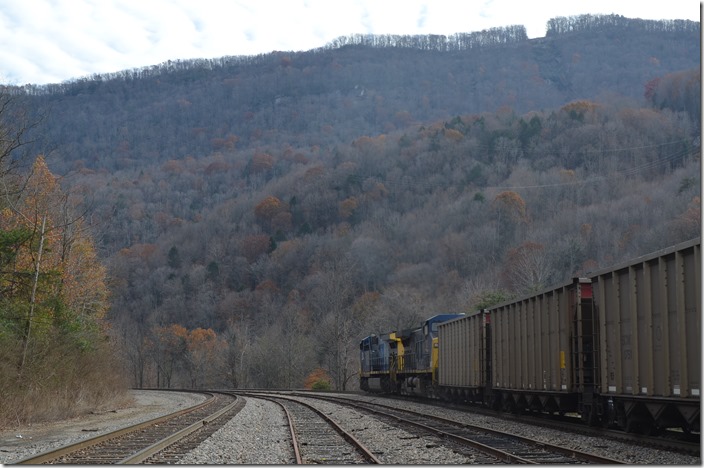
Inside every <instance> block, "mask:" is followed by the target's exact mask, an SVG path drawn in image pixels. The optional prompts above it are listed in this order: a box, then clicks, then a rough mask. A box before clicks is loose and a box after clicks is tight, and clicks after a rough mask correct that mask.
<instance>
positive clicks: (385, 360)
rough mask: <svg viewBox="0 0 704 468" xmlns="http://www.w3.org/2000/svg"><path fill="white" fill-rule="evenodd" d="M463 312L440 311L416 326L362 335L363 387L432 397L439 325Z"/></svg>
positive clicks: (360, 384)
mask: <svg viewBox="0 0 704 468" xmlns="http://www.w3.org/2000/svg"><path fill="white" fill-rule="evenodd" d="M462 316H464V314H440V315H436V316H434V317H431V318H429V319H427V320H425V321H423V322H422V323H421V325H420V327H418V328H411V329H405V330H402V331H400V332H395V331H394V332H391V333H388V334H384V335H380V336H376V335H371V336H368V337H366V338H364V339H363V340H362V341H361V342H360V345H359V348H360V363H361V369H360V382H359V386H360V388H361V389H362V390H366V391H372V392H386V393H400V394H406V395H421V396H433V388H434V387H435V386H436V383H435V378H436V377H435V376H436V370H437V364H438V339H437V327H438V324H440V323H442V322H445V321H447V320H452V319H456V318H458V317H462Z"/></svg>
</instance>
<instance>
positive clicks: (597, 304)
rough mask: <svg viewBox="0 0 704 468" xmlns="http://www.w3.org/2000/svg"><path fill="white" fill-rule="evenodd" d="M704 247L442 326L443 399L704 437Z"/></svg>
mask: <svg viewBox="0 0 704 468" xmlns="http://www.w3.org/2000/svg"><path fill="white" fill-rule="evenodd" d="M700 248H701V239H695V240H692V241H690V242H686V243H683V244H679V245H676V246H674V247H671V248H669V249H666V250H663V251H660V252H655V253H653V254H651V255H647V256H644V257H640V258H637V259H635V260H632V261H630V262H627V263H625V264H623V265H617V266H615V267H612V268H608V269H605V270H603V271H598V272H595V273H594V274H592V275H589V276H588V277H586V278H575V279H574V280H573V281H572V282H570V283H567V284H563V285H561V286H559V287H556V288H551V289H548V290H545V291H543V292H541V293H538V294H535V295H532V296H527V297H524V298H521V299H518V300H514V301H510V302H507V303H504V304H499V305H497V306H494V307H492V308H490V309H486V310H483V311H480V312H479V313H477V314H474V315H470V316H468V317H464V318H461V319H458V320H453V321H451V322H446V323H444V324H440V325H439V327H438V339H439V357H438V375H437V381H438V394H439V395H440V396H441V397H443V398H446V399H453V400H460V401H473V402H477V403H483V404H486V405H489V406H491V407H494V408H496V409H501V410H505V411H514V412H520V411H524V410H532V411H541V412H548V413H571V412H575V413H578V414H580V415H581V417H582V419H584V420H585V421H586V422H588V423H589V424H602V425H616V426H620V427H622V428H624V429H626V430H630V431H637V432H657V431H658V430H661V429H664V428H669V427H680V428H682V429H683V430H685V431H699V429H700V428H699V426H700V422H699V421H700V418H699V413H700V411H699V408H700V401H701V400H700V391H701V365H702V362H701V280H702V279H701V252H700Z"/></svg>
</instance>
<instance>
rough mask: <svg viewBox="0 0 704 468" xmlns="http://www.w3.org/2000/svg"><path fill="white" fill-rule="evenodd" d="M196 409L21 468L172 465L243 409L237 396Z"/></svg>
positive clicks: (219, 396) (30, 461) (215, 397)
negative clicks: (40, 467)
mask: <svg viewBox="0 0 704 468" xmlns="http://www.w3.org/2000/svg"><path fill="white" fill-rule="evenodd" d="M209 395H210V396H209V398H208V399H207V400H206V401H205V402H203V403H201V404H199V405H196V406H193V407H191V408H187V409H184V410H181V411H177V412H175V413H171V414H168V415H165V416H162V417H159V418H156V419H152V420H150V421H147V422H144V423H140V424H135V425H133V426H129V427H126V428H123V429H119V430H117V431H113V432H109V433H106V434H103V435H100V436H97V437H93V438H91V439H86V440H82V441H80V442H78V443H75V444H71V445H67V446H64V447H60V448H58V449H54V450H50V451H47V452H43V453H40V454H39V455H34V456H32V457H30V458H25V459H23V460H20V461H18V462H17V463H18V464H28V465H39V464H72V465H73V464H91V465H103V464H137V463H143V462H149V463H173V462H174V461H176V460H178V459H179V458H180V457H181V456H182V455H183V454H185V453H186V452H187V451H188V450H190V449H191V448H193V447H194V446H196V445H198V444H199V443H200V442H201V441H202V440H204V439H205V438H207V437H208V436H209V435H210V434H212V433H213V432H215V431H216V430H217V429H219V427H221V426H222V424H224V423H225V422H227V421H229V420H230V419H231V418H232V417H233V416H234V415H235V414H237V412H238V411H239V410H240V409H242V407H243V406H244V400H243V399H238V398H237V397H236V396H233V395H227V394H219V393H211V394H209Z"/></svg>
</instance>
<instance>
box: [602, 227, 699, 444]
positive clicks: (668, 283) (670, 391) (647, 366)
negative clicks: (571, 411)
mask: <svg viewBox="0 0 704 468" xmlns="http://www.w3.org/2000/svg"><path fill="white" fill-rule="evenodd" d="M592 281H593V285H594V299H595V301H596V304H597V310H598V320H599V324H600V328H599V331H600V338H601V339H600V340H599V349H598V351H597V352H598V356H599V362H600V369H599V375H598V377H599V379H598V382H597V383H598V395H599V397H600V401H601V402H602V404H604V402H605V403H606V407H605V408H596V409H600V410H601V411H602V412H608V413H609V416H610V417H611V418H612V419H614V418H615V419H616V420H617V422H618V423H619V425H621V426H626V427H633V428H635V427H649V426H652V425H653V424H655V425H656V426H658V427H677V426H682V427H683V428H684V429H685V430H696V431H699V413H700V411H699V409H700V404H701V369H702V336H701V328H702V323H701V318H702V311H701V301H702V290H701V282H702V277H701V241H700V239H697V240H695V241H691V242H688V243H685V244H680V245H677V246H674V247H672V248H670V249H667V250H663V251H661V252H657V253H655V254H652V255H649V256H645V257H641V258H639V259H636V260H634V261H632V262H629V263H627V264H624V265H621V266H618V267H615V268H611V269H609V270H607V271H601V272H597V273H596V274H595V275H593V276H592Z"/></svg>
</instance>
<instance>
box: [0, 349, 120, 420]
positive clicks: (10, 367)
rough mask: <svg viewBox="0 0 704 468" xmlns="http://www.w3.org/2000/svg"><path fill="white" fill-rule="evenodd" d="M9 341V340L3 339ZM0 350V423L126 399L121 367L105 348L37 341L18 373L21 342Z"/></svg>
mask: <svg viewBox="0 0 704 468" xmlns="http://www.w3.org/2000/svg"><path fill="white" fill-rule="evenodd" d="M4 344H5V345H7V343H4ZM3 348H4V349H0V395H2V397H1V398H0V428H2V429H4V428H9V427H13V426H16V425H19V424H28V423H36V422H41V421H50V420H57V419H65V418H70V417H74V416H78V415H81V414H85V413H89V412H91V411H100V410H105V409H114V408H117V407H121V406H124V405H125V404H126V403H128V401H129V399H130V396H129V393H128V391H127V390H128V384H127V381H126V379H125V378H124V375H125V374H124V372H121V369H122V366H121V365H120V363H119V362H118V361H117V360H116V359H115V358H114V357H113V354H111V353H110V350H109V349H107V347H106V348H105V349H97V350H93V351H91V352H85V351H80V350H77V349H75V348H73V349H71V348H70V347H68V346H63V345H61V344H60V343H57V342H56V341H53V342H52V343H44V344H39V345H37V346H35V347H34V348H33V349H32V353H31V355H30V357H29V358H28V360H27V364H26V365H25V368H24V369H23V370H22V373H21V374H20V373H19V372H18V363H19V359H20V358H19V354H18V351H17V350H18V349H21V348H20V347H14V349H8V347H7V346H3Z"/></svg>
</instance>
